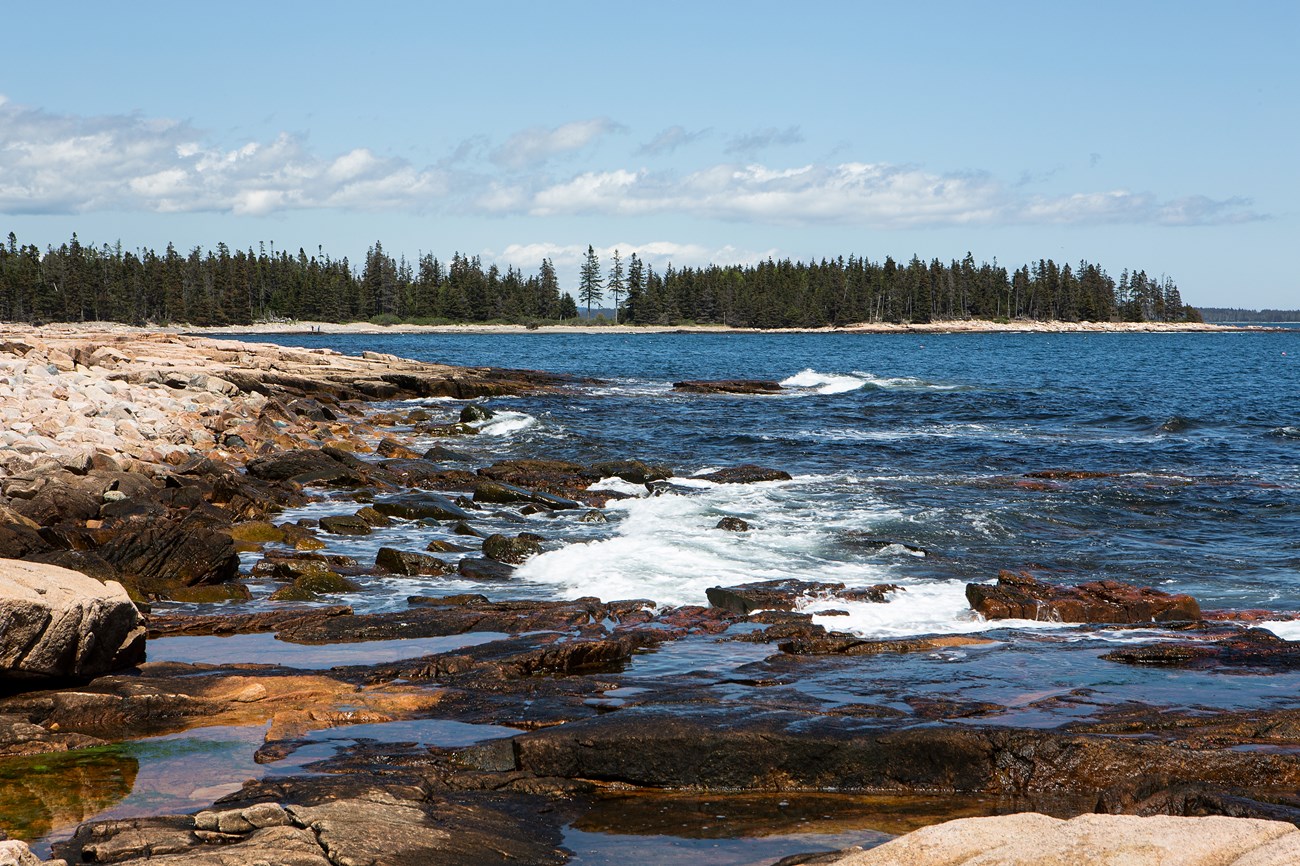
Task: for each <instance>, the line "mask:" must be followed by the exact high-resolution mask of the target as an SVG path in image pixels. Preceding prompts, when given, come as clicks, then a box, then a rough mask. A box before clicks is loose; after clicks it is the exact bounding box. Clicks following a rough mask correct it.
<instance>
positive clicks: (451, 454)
mask: <svg viewBox="0 0 1300 866" xmlns="http://www.w3.org/2000/svg"><path fill="white" fill-rule="evenodd" d="M421 456H423V458H424V459H425V460H428V461H431V462H433V463H468V462H469V461H471V460H473V459H474V458H472V457H470V456H469V455H468V454H465V453H463V452H460V451H454V450H452V449H451V448H444V447H442V446H441V445H435V446H433V447H432V448H430V449H429V450H428V451H425V452H424V454H423V455H421Z"/></svg>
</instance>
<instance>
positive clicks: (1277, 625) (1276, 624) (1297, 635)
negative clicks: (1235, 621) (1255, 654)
mask: <svg viewBox="0 0 1300 866" xmlns="http://www.w3.org/2000/svg"><path fill="white" fill-rule="evenodd" d="M1255 625H1257V626H1258V627H1259V628H1266V629H1268V630H1269V631H1271V632H1273V634H1275V635H1277V636H1278V637H1280V638H1282V640H1300V620H1297V619H1275V620H1266V621H1264V622H1257V623H1255Z"/></svg>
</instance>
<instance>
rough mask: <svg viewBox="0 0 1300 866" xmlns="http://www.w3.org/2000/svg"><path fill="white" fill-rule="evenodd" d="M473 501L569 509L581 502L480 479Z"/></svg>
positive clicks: (578, 506)
mask: <svg viewBox="0 0 1300 866" xmlns="http://www.w3.org/2000/svg"><path fill="white" fill-rule="evenodd" d="M474 501H475V502H493V503H498V504H509V503H512V502H532V503H535V504H537V505H545V506H546V507H547V508H556V509H571V508H581V507H582V503H581V502H577V501H575V500H573V499H568V498H566V497H563V496H556V495H555V494H552V493H543V492H540V491H536V490H526V489H524V488H522V487H516V486H515V485H513V484H506V483H505V482H502V481H482V482H479V484H478V485H477V486H475V488H474Z"/></svg>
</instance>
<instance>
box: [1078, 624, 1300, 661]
mask: <svg viewBox="0 0 1300 866" xmlns="http://www.w3.org/2000/svg"><path fill="white" fill-rule="evenodd" d="M1102 658H1103V659H1106V660H1107V661H1112V662H1121V663H1123V664H1129V665H1150V666H1153V667H1176V668H1214V667H1227V668H1241V667H1244V668H1253V667H1259V668H1273V669H1285V670H1293V669H1295V668H1300V641H1293V640H1284V639H1282V638H1280V637H1278V636H1277V635H1275V634H1273V633H1272V632H1271V631H1267V630H1266V629H1262V628H1251V629H1246V630H1244V631H1242V632H1240V633H1239V634H1234V635H1230V636H1228V637H1225V638H1220V639H1219V640H1215V641H1195V642H1191V641H1188V642H1183V641H1177V642H1175V641H1169V642H1164V643H1155V644H1144V645H1142V646H1130V647H1121V648H1120V649H1117V650H1112V651H1111V652H1108V653H1106V654H1105V655H1103V656H1102Z"/></svg>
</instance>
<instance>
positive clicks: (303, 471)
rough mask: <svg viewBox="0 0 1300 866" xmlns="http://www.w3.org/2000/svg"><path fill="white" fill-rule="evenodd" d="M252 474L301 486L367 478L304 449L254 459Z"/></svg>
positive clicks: (249, 471)
mask: <svg viewBox="0 0 1300 866" xmlns="http://www.w3.org/2000/svg"><path fill="white" fill-rule="evenodd" d="M246 468H247V470H248V474H249V475H251V476H252V477H254V478H259V479H261V480H263V481H297V482H299V483H300V484H308V483H324V482H328V481H340V480H342V481H349V482H353V483H358V482H360V481H362V480H363V479H361V478H360V476H359V475H358V474H357V472H356V471H355V470H354V469H352V468H349V467H348V466H346V465H344V464H343V463H342V462H340V461H339V460H336V459H335V458H334V457H333V456H331V455H330V454H327V453H325V452H324V451H320V450H311V449H303V450H299V451H289V452H286V453H283V454H272V455H270V456H268V457H259V458H257V459H256V460H250V461H249V462H248V466H247V467H246Z"/></svg>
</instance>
